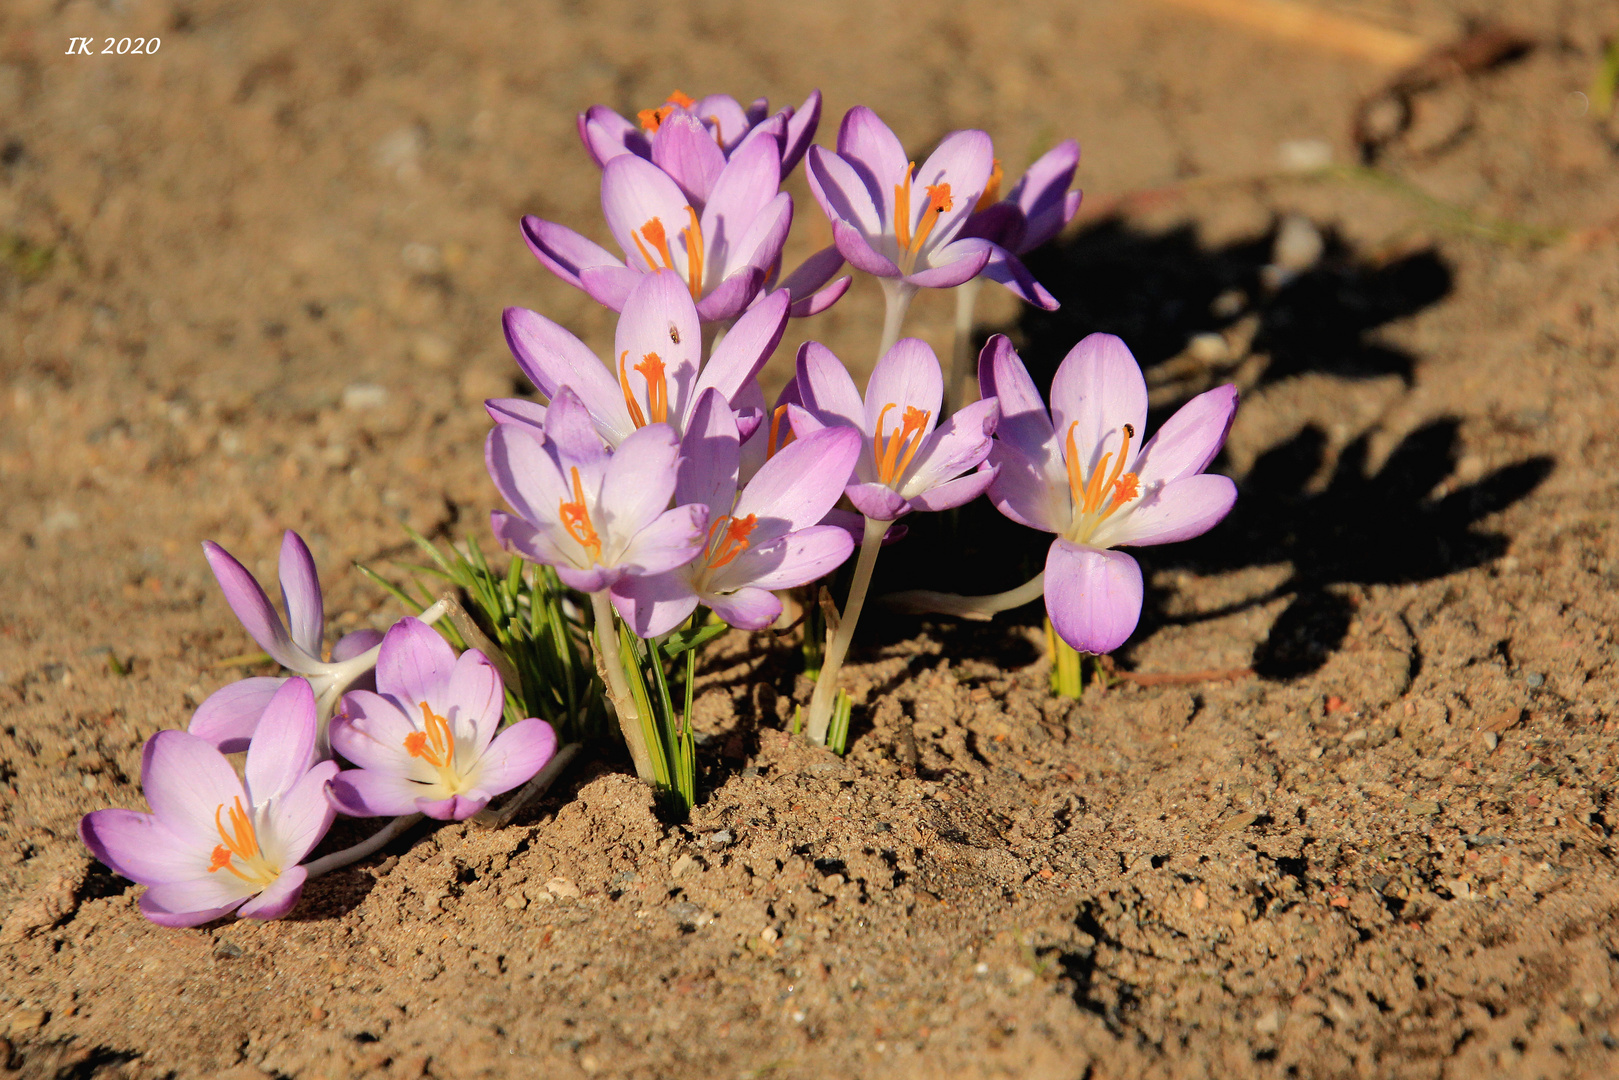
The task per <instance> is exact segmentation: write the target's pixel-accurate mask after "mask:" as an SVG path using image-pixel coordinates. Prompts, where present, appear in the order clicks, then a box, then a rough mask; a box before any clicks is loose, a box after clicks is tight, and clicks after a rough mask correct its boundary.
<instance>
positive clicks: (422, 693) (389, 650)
mask: <svg viewBox="0 0 1619 1080" xmlns="http://www.w3.org/2000/svg"><path fill="white" fill-rule="evenodd" d="M454 670H455V650H454V649H452V648H450V643H449V642H448V641H445V640H444V638H443V637H441V636H440V635H439V632H438V631H437V630H434V629H433V628H432V627H431V626H428V625H427V624H426V623H424V622H422V620H420V619H417V618H413V617H412V616H409V615H407V616H405V617H404V618H403V619H400V620H399V621H398V622H396V623H394V624H393V626H391V627H389V629H388V633H387V635H386V636H385V637H384V638H383V639H382V655H380V656H378V657H377V690H378V692H379V693H381V694H383V695H384V696H386V697H391V698H393V699H395V700H396V701H398V702H399V703H400V704H402V705H404V706H405V707H406V708H414V707H415V706H416V704H417V703H418V702H422V701H438V700H440V699H441V698H442V696H443V695H444V692H445V690H446V689H448V687H449V682H450V673H451V672H452V671H454Z"/></svg>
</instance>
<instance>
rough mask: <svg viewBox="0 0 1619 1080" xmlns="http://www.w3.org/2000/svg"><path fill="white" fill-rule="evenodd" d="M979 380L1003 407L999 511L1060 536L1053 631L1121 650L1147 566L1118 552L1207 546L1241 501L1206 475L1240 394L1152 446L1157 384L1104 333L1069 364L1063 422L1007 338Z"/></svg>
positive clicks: (1051, 600)
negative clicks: (1150, 399) (1151, 392)
mask: <svg viewBox="0 0 1619 1080" xmlns="http://www.w3.org/2000/svg"><path fill="white" fill-rule="evenodd" d="M979 381H980V385H981V390H982V392H983V394H984V395H985V396H986V397H988V396H994V397H995V398H996V399H997V400H998V401H999V402H1000V409H1001V421H1000V426H999V427H998V428H997V429H996V432H995V446H994V448H993V449H992V450H991V451H990V455H989V460H990V462H991V463H993V464H994V465H996V466H997V467H998V470H999V471H998V472H997V473H996V475H995V479H994V480H993V481H992V482H991V483H990V485H989V498H990V501H992V502H993V503H994V504H995V506H996V508H997V509H998V510H1000V511H1001V513H1003V514H1005V515H1006V516H1007V517H1009V518H1011V519H1012V520H1013V521H1016V522H1018V523H1020V524H1023V525H1027V526H1029V527H1030V528H1031V529H1039V530H1041V531H1043V532H1050V533H1056V534H1057V538H1056V539H1055V540H1054V541H1052V544H1051V550H1050V552H1049V553H1048V554H1047V556H1046V569H1045V585H1044V588H1045V598H1046V612H1047V614H1049V615H1050V616H1051V625H1052V626H1053V627H1054V628H1055V629H1056V631H1057V633H1058V634H1059V635H1061V636H1062V639H1063V640H1064V641H1066V642H1068V644H1070V645H1072V646H1073V647H1074V648H1075V649H1078V650H1079V651H1081V652H1088V653H1106V652H1111V651H1113V650H1114V649H1116V648H1118V647H1119V646H1120V645H1122V644H1124V642H1125V640H1126V639H1127V638H1128V637H1129V636H1130V634H1131V633H1132V632H1134V630H1135V628H1136V623H1137V622H1138V621H1139V620H1140V618H1141V600H1142V580H1141V568H1140V567H1139V566H1138V565H1136V561H1135V560H1134V559H1132V558H1131V557H1130V556H1128V555H1126V554H1124V553H1123V552H1121V551H1114V550H1113V548H1115V547H1119V546H1130V547H1145V546H1148V545H1151V544H1169V543H1173V542H1175V541H1177V540H1187V539H1190V538H1191V537H1194V536H1199V535H1201V534H1202V533H1205V532H1207V531H1208V530H1209V529H1211V528H1213V527H1214V526H1215V525H1216V524H1218V523H1219V522H1220V520H1221V519H1222V518H1224V517H1225V516H1226V514H1227V513H1229V512H1230V510H1231V507H1232V505H1233V504H1234V503H1235V502H1236V498H1237V487H1236V485H1235V484H1233V483H1232V482H1231V480H1230V479H1229V478H1227V477H1224V476H1219V475H1215V474H1211V473H1205V472H1204V471H1203V470H1204V469H1206V468H1208V465H1209V463H1210V462H1211V461H1213V460H1214V456H1215V455H1216V454H1218V453H1219V452H1220V447H1221V446H1222V445H1223V444H1224V443H1225V437H1226V433H1227V432H1228V431H1230V429H1231V420H1232V417H1233V416H1234V415H1235V414H1236V409H1237V390H1236V388H1235V387H1233V386H1220V387H1216V388H1215V389H1213V390H1210V391H1208V392H1207V393H1204V394H1200V395H1198V396H1197V397H1195V398H1193V399H1192V400H1191V401H1189V402H1187V403H1186V404H1185V405H1184V406H1182V407H1181V409H1180V410H1179V411H1177V412H1176V413H1175V415H1174V416H1171V417H1170V418H1169V420H1168V421H1166V422H1165V423H1164V426H1163V427H1162V428H1160V429H1159V430H1158V433H1157V434H1156V435H1154V436H1153V437H1152V438H1151V439H1149V440H1147V441H1146V444H1145V445H1142V441H1141V436H1142V434H1143V429H1144V428H1145V426H1146V421H1147V386H1146V382H1145V381H1144V380H1143V379H1142V377H1141V368H1140V367H1139V366H1138V365H1137V364H1136V361H1135V357H1133V356H1131V355H1130V350H1129V349H1128V348H1126V347H1125V344H1124V342H1122V341H1120V340H1119V339H1118V338H1116V337H1114V336H1113V335H1111V334H1091V335H1090V336H1089V337H1087V338H1085V339H1084V340H1083V341H1081V342H1080V343H1079V344H1078V345H1075V346H1074V348H1073V349H1072V350H1071V351H1070V352H1069V353H1068V355H1067V356H1066V357H1065V358H1064V359H1063V362H1062V364H1061V365H1060V366H1059V367H1058V368H1057V374H1056V376H1055V377H1054V378H1053V379H1052V383H1051V409H1050V411H1049V412H1047V410H1046V405H1045V402H1043V401H1042V400H1041V399H1040V394H1039V392H1038V391H1037V390H1036V389H1035V385H1034V381H1033V380H1032V379H1031V378H1030V377H1029V373H1028V371H1027V370H1026V369H1025V368H1024V366H1023V361H1022V360H1020V359H1019V358H1018V355H1017V353H1016V352H1015V351H1013V349H1012V343H1011V342H1010V341H1009V340H1007V338H1006V337H1005V336H1004V335H996V336H995V337H993V338H991V339H990V341H989V343H988V344H987V345H986V346H985V347H984V352H983V355H982V356H981V357H980V359H979Z"/></svg>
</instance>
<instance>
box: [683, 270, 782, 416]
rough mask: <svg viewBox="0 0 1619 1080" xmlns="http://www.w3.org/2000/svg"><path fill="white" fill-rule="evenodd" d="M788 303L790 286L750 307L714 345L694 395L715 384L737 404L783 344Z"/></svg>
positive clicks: (728, 399) (727, 397)
mask: <svg viewBox="0 0 1619 1080" xmlns="http://www.w3.org/2000/svg"><path fill="white" fill-rule="evenodd" d="M787 304H788V293H787V290H785V289H777V290H776V291H775V292H773V293H771V294H770V295H769V296H764V297H761V298H760V299H759V301H758V302H757V303H755V304H754V305H753V306H752V307H751V308H749V309H748V310H747V313H746V314H744V315H743V316H742V317H741V318H740V319H738V320H737V321H736V325H734V326H732V327H731V329H730V330H729V331H728V332H727V333H726V335H725V340H723V341H721V342H720V343H719V344H718V345H716V346H715V347H714V354H713V355H712V356H710V357H709V358H708V363H707V364H706V365H704V367H703V373H702V375H701V376H699V377H698V380H697V387H696V390H695V391H694V397H695V396H697V395H701V394H702V392H703V391H704V390H707V389H709V388H710V387H712V388H714V389H716V390H718V391H719V392H720V395H721V396H722V397H723V398H724V399H725V400H726V401H728V402H730V403H732V405H733V406H734V405H735V404H737V399H738V396H739V395H740V394H741V392H742V388H743V387H744V386H745V385H747V384H748V383H749V381H750V380H752V379H753V377H754V376H756V375H757V374H759V369H760V368H762V367H764V366H765V361H767V360H769V359H770V356H771V354H772V353H774V352H775V351H776V346H777V345H778V344H780V342H781V335H782V333H783V332H784V331H785V330H786V329H787Z"/></svg>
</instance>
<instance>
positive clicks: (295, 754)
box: [243, 679, 319, 806]
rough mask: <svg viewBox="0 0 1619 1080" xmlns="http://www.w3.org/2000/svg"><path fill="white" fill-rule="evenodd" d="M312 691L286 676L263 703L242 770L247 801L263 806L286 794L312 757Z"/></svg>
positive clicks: (314, 718) (314, 721)
mask: <svg viewBox="0 0 1619 1080" xmlns="http://www.w3.org/2000/svg"><path fill="white" fill-rule="evenodd" d="M318 720H319V718H318V716H317V713H316V709H315V692H314V690H312V689H310V686H309V683H308V682H307V681H306V680H304V679H288V680H287V681H286V682H285V683H283V684H282V685H281V687H280V689H278V690H277V691H276V693H275V696H274V697H273V698H271V699H270V703H269V704H268V705H266V706H265V709H264V716H263V718H261V719H260V720H259V726H258V730H257V731H255V732H254V733H253V744H252V745H251V746H249V747H248V748H247V764H246V766H245V767H244V769H243V772H244V773H245V776H246V780H247V797H248V801H249V802H250V803H252V804H253V805H254V806H263V805H264V804H266V803H268V802H269V801H270V800H271V799H274V798H277V797H278V796H281V795H284V794H286V792H287V791H289V790H291V788H292V785H294V784H296V783H297V782H298V779H299V778H300V777H302V776H303V775H304V773H306V772H308V771H309V766H310V765H312V764H313V763H314V760H315V734H316V727H317V726H318Z"/></svg>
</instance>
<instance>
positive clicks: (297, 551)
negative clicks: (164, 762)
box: [189, 529, 382, 756]
mask: <svg viewBox="0 0 1619 1080" xmlns="http://www.w3.org/2000/svg"><path fill="white" fill-rule="evenodd" d="M202 550H203V554H204V556H206V557H207V559H208V565H209V567H210V568H212V570H213V572H214V577H215V578H216V579H217V580H218V581H219V587H220V589H221V590H222V591H223V592H224V594H225V602H226V603H227V604H229V605H230V608H231V611H233V612H235V614H236V617H237V618H238V619H240V620H241V622H242V626H243V627H244V628H245V629H246V630H247V632H248V634H249V635H250V636H251V637H252V638H253V640H254V641H256V642H258V645H259V647H260V648H261V649H263V650H264V651H265V652H267V653H269V654H270V658H271V659H272V660H274V661H275V662H276V663H278V664H280V665H281V666H282V667H284V668H286V669H287V670H288V671H292V672H295V673H297V674H299V675H302V676H304V677H305V678H306V679H308V680H309V685H310V686H311V687H313V688H314V692H315V700H316V703H317V706H318V711H319V715H320V717H321V718H322V719H323V720H324V719H325V718H327V717H330V716H331V714H332V711H333V710H334V709H335V708H336V707H337V701H338V699H339V698H341V697H342V695H343V692H344V691H345V690H347V689H348V688H349V687H351V686H353V685H354V684H355V682H356V681H357V680H359V679H362V678H364V677H365V675H366V674H367V673H368V672H369V671H370V670H371V668H372V666H373V665H374V664H375V663H376V655H375V652H374V650H375V648H376V646H377V644H378V643H379V642H380V641H381V640H382V635H381V634H380V633H378V632H377V631H375V630H356V631H354V632H353V633H351V634H348V635H346V636H344V637H343V638H341V639H340V640H339V641H338V642H337V644H336V645H334V646H333V647H332V655H331V659H330V660H326V659H323V647H322V637H323V636H324V635H323V627H324V622H325V612H324V607H323V604H322V601H321V596H320V578H319V576H317V574H316V572H315V559H314V557H313V556H312V555H310V553H309V546H308V545H307V544H305V543H304V541H303V538H302V537H300V536H299V535H298V534H297V533H295V532H293V531H292V530H290V529H289V530H287V532H286V533H285V535H283V536H282V538H281V563H280V578H281V600H282V604H283V606H284V607H285V609H286V613H287V618H286V622H285V623H283V622H282V619H281V615H280V613H278V612H277V611H276V609H275V607H274V606H273V605H272V604H271V603H270V598H269V597H268V596H266V595H265V594H264V590H263V589H262V588H260V587H259V583H258V581H256V580H255V579H254V577H253V575H252V574H250V573H248V572H247V569H246V568H245V567H244V566H242V564H241V563H239V562H237V561H236V559H235V558H233V557H232V556H231V554H230V552H228V551H226V550H225V549H224V548H222V547H220V546H219V545H218V544H216V543H214V542H213V541H211V540H210V541H204V542H203V545H202ZM286 681H287V680H286V678H284V677H281V678H277V677H273V676H260V677H255V678H251V679H242V680H239V681H237V682H234V683H231V684H230V685H229V686H226V687H224V688H222V689H220V690H217V691H215V692H214V693H213V694H211V695H210V696H209V697H208V699H207V700H206V701H204V702H203V703H202V704H201V705H200V706H198V708H197V711H196V713H195V714H194V715H193V716H192V718H191V724H190V726H189V730H190V732H191V734H193V735H196V736H197V737H199V738H201V739H206V740H207V741H208V742H210V743H212V744H213V745H215V746H217V747H218V748H219V749H220V750H222V751H224V752H225V753H236V752H238V751H241V750H245V749H246V748H247V742H248V740H249V739H250V738H252V736H253V731H254V729H255V727H256V726H257V725H258V722H259V717H260V716H261V715H262V714H263V713H264V709H265V707H266V706H267V705H268V704H269V702H270V699H271V698H272V697H273V696H274V695H275V694H276V692H277V691H278V690H279V689H280V688H281V686H282V685H283V684H284V683H286ZM320 745H321V747H322V756H325V755H324V736H323V737H322V738H321V740H320Z"/></svg>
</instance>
